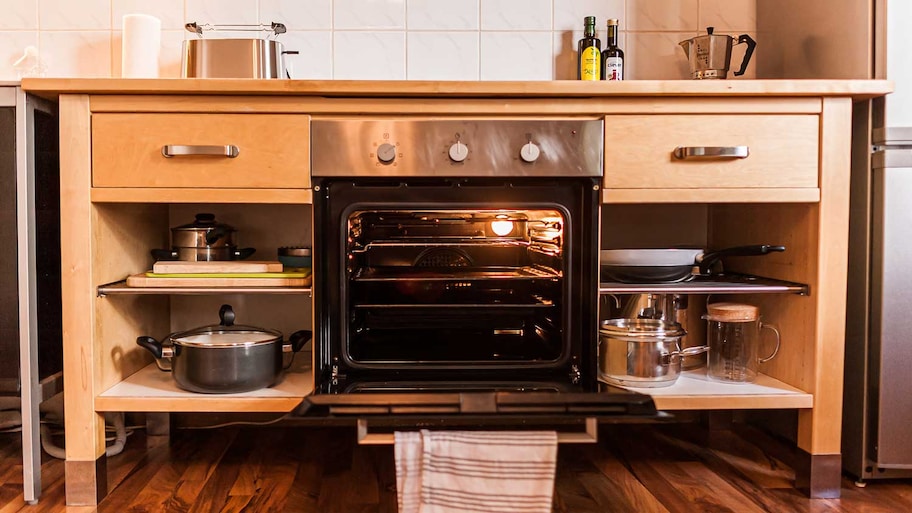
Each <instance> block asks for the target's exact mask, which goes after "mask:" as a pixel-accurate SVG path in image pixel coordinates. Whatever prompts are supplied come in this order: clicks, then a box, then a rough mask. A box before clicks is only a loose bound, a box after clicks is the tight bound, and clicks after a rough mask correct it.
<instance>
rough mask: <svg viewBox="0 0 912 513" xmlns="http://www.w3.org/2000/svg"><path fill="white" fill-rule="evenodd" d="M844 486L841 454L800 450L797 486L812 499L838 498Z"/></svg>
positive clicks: (796, 474)
mask: <svg viewBox="0 0 912 513" xmlns="http://www.w3.org/2000/svg"><path fill="white" fill-rule="evenodd" d="M841 487H842V455H841V454H808V453H806V452H804V451H800V455H799V457H798V461H797V462H796V467H795V488H798V489H800V490H802V491H804V492H805V493H807V494H808V496H809V497H810V498H812V499H838V498H839V495H840V493H841V492H842V490H841Z"/></svg>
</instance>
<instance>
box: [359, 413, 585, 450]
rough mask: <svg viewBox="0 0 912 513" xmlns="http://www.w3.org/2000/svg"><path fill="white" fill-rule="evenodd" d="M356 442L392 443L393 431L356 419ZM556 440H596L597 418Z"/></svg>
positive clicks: (364, 443) (580, 442)
mask: <svg viewBox="0 0 912 513" xmlns="http://www.w3.org/2000/svg"><path fill="white" fill-rule="evenodd" d="M357 436H358V444H360V445H393V443H394V442H395V436H394V435H393V433H370V432H369V429H368V425H367V419H358V434H357ZM557 442H558V443H562V444H590V443H596V442H598V419H596V418H592V417H589V418H586V430H585V431H580V432H572V433H568V432H558V433H557Z"/></svg>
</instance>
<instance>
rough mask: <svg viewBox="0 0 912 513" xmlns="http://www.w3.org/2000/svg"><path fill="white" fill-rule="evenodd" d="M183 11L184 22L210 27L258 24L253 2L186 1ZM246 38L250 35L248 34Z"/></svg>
mask: <svg viewBox="0 0 912 513" xmlns="http://www.w3.org/2000/svg"><path fill="white" fill-rule="evenodd" d="M41 1H44V0H41ZM185 9H186V12H187V15H186V22H196V23H200V24H202V23H208V24H210V25H254V24H256V23H258V17H257V2H256V1H254V0H186V7H185ZM247 37H252V35H251V34H248V35H247Z"/></svg>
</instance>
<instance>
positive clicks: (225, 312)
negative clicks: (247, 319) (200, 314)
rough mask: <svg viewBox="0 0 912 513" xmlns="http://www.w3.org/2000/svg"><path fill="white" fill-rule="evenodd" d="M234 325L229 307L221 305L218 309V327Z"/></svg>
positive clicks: (232, 312)
mask: <svg viewBox="0 0 912 513" xmlns="http://www.w3.org/2000/svg"><path fill="white" fill-rule="evenodd" d="M233 325H234V310H232V309H231V305H222V307H221V308H219V326H233Z"/></svg>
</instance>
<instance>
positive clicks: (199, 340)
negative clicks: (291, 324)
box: [169, 305, 283, 347]
mask: <svg viewBox="0 0 912 513" xmlns="http://www.w3.org/2000/svg"><path fill="white" fill-rule="evenodd" d="M219 319H220V320H221V322H220V323H219V324H214V325H211V326H201V327H199V328H193V329H190V330H187V331H182V332H180V333H176V334H174V335H171V336H170V337H169V338H170V339H171V343H172V344H176V345H179V346H195V347H249V346H255V345H259V344H268V343H272V342H275V341H277V340H281V339H282V337H283V335H282V332H281V331H278V330H272V329H266V328H257V327H254V326H244V325H241V324H234V310H232V309H231V305H222V307H221V308H220V309H219Z"/></svg>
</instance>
